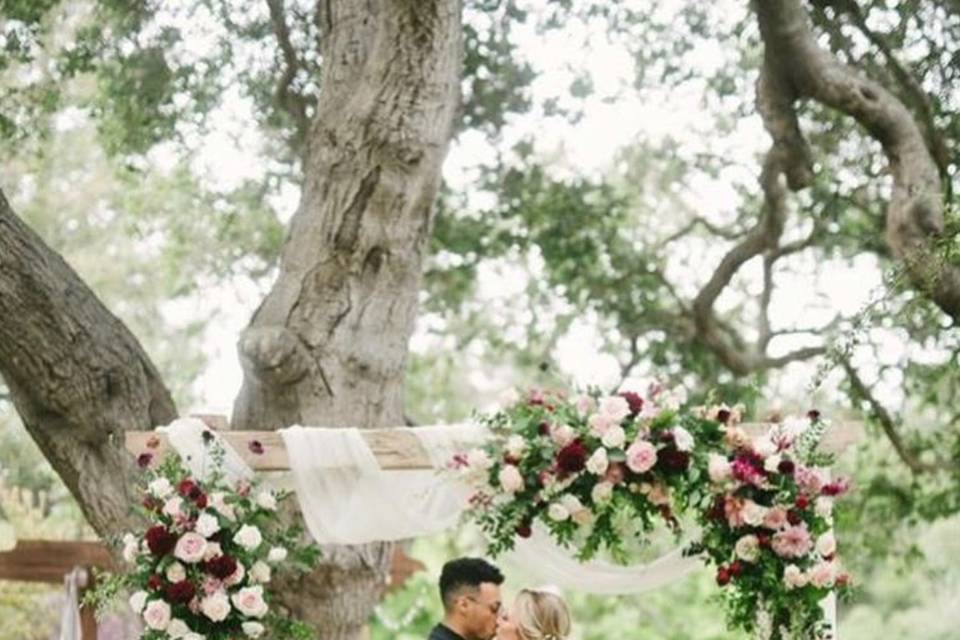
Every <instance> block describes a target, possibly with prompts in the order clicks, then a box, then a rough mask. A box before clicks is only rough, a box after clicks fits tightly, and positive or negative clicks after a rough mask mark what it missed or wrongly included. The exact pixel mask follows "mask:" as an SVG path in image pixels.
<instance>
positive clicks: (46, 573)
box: [0, 540, 116, 584]
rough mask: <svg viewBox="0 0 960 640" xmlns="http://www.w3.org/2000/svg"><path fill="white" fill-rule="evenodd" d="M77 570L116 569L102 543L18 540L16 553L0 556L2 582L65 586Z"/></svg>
mask: <svg viewBox="0 0 960 640" xmlns="http://www.w3.org/2000/svg"><path fill="white" fill-rule="evenodd" d="M74 567H85V568H89V567H100V568H103V569H116V565H115V564H114V561H113V557H112V556H111V555H110V551H109V549H107V547H106V546H104V545H103V544H102V543H100V542H82V541H68V540H64V541H56V540H18V541H17V546H16V547H14V548H13V549H12V550H10V551H5V552H3V553H0V580H22V581H25V582H46V583H48V584H62V583H63V577H64V576H65V575H66V574H68V573H70V572H71V571H72V570H73V568H74Z"/></svg>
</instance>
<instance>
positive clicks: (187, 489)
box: [177, 478, 200, 498]
mask: <svg viewBox="0 0 960 640" xmlns="http://www.w3.org/2000/svg"><path fill="white" fill-rule="evenodd" d="M195 489H196V490H197V491H199V490H200V489H199V487H197V483H196V482H194V481H193V480H191V479H190V478H184V479H183V480H181V481H180V482H179V483H177V493H179V494H180V495H181V496H183V497H184V498H189V497H190V494H191V493H192V492H193V491H194V490H195Z"/></svg>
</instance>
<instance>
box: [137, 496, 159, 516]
mask: <svg viewBox="0 0 960 640" xmlns="http://www.w3.org/2000/svg"><path fill="white" fill-rule="evenodd" d="M142 504H143V508H144V509H146V510H147V511H156V512H159V511H160V509H161V508H162V507H163V503H162V502H160V501H159V500H157V499H156V498H154V497H153V496H147V497H145V498H144V499H143V502H142Z"/></svg>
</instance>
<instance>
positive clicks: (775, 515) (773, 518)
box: [763, 507, 788, 531]
mask: <svg viewBox="0 0 960 640" xmlns="http://www.w3.org/2000/svg"><path fill="white" fill-rule="evenodd" d="M787 524H788V522H787V510H786V509H784V508H783V507H771V508H770V509H769V510H768V511H767V513H766V515H765V516H764V517H763V526H765V527H766V528H767V529H773V530H774V531H778V530H780V529H783V528H784V527H785V526H787Z"/></svg>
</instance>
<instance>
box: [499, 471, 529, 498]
mask: <svg viewBox="0 0 960 640" xmlns="http://www.w3.org/2000/svg"><path fill="white" fill-rule="evenodd" d="M497 479H498V480H499V481H500V486H501V487H503V490H504V491H506V492H507V493H516V492H517V491H520V490H521V489H523V476H522V475H520V470H519V469H517V468H516V467H515V466H513V465H512V464H505V465H503V468H502V469H500V473H499V474H497Z"/></svg>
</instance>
